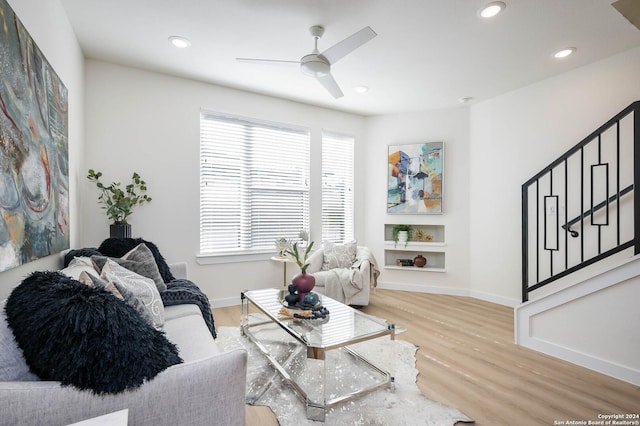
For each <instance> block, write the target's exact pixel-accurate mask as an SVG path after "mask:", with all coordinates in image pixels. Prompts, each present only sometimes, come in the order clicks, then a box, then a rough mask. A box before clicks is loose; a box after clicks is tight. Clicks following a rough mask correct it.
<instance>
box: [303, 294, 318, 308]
mask: <svg viewBox="0 0 640 426" xmlns="http://www.w3.org/2000/svg"><path fill="white" fill-rule="evenodd" d="M319 302H320V297H319V296H318V295H317V294H316V293H307V295H306V296H305V297H304V303H305V304H307V305H311V306H315V305H317V304H318V303H319Z"/></svg>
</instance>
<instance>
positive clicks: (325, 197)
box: [322, 132, 354, 243]
mask: <svg viewBox="0 0 640 426" xmlns="http://www.w3.org/2000/svg"><path fill="white" fill-rule="evenodd" d="M353 150H354V139H353V137H350V136H344V135H338V134H334V133H327V132H324V133H323V134H322V240H323V241H332V242H336V243H341V242H345V241H351V240H353V239H354V232H353V161H354V152H353Z"/></svg>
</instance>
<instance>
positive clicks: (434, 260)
mask: <svg viewBox="0 0 640 426" xmlns="http://www.w3.org/2000/svg"><path fill="white" fill-rule="evenodd" d="M395 225H396V224H394V223H387V224H385V225H384V268H385V269H396V270H402V271H419V272H445V271H446V268H445V266H446V262H445V259H446V247H447V244H446V242H445V232H444V231H445V229H444V225H411V226H412V227H413V229H414V231H413V239H412V240H410V241H408V242H407V243H406V244H405V243H402V242H398V243H395V242H394V241H393V227H394V226H395ZM419 238H420V240H418V241H416V240H417V239H419ZM419 254H421V255H422V256H424V257H425V259H427V264H426V265H425V266H423V267H421V268H420V267H416V266H402V263H403V262H402V260H411V261H413V259H414V258H415V257H416V256H417V255H419Z"/></svg>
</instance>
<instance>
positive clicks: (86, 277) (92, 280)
mask: <svg viewBox="0 0 640 426" xmlns="http://www.w3.org/2000/svg"><path fill="white" fill-rule="evenodd" d="M78 281H80V282H81V283H82V284H85V285H88V286H89V287H95V288H101V289H103V290H107V291H108V292H109V293H111V294H113V295H114V296H115V297H117V298H118V299H120V300H124V297H122V293H120V292H119V291H118V289H117V287H116V286H115V285H114V284H113V283H110V282H109V281H105V280H103V279H102V278H100V277H96V276H95V275H93V274H92V273H90V272H85V271H83V272H81V273H80V276H79V277H78Z"/></svg>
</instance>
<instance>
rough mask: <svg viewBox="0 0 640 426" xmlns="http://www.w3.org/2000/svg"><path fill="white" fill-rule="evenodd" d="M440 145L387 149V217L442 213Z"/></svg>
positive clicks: (441, 143)
mask: <svg viewBox="0 0 640 426" xmlns="http://www.w3.org/2000/svg"><path fill="white" fill-rule="evenodd" d="M443 145H444V144H443V142H428V143H418V144H410V145H390V146H389V160H388V190H387V213H405V214H406V213H422V214H440V213H442V178H443V174H442V166H443V164H444V152H443Z"/></svg>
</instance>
